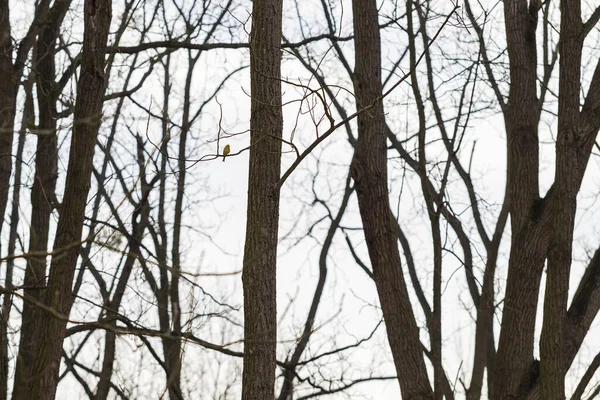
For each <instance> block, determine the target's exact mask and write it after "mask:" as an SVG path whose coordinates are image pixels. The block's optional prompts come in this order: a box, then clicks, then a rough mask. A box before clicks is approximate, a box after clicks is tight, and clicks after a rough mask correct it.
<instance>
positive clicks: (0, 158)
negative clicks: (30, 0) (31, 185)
mask: <svg viewBox="0 0 600 400" xmlns="http://www.w3.org/2000/svg"><path fill="white" fill-rule="evenodd" d="M0 74H1V75H2V79H0V229H1V228H2V224H3V223H4V212H5V211H6V204H7V203H8V193H9V190H10V187H9V181H10V174H11V170H12V158H11V154H12V144H13V129H14V128H13V125H14V121H15V102H16V98H17V90H18V80H19V79H18V77H17V71H16V69H15V67H14V65H13V42H12V38H11V37H10V15H9V2H8V0H1V1H0Z"/></svg>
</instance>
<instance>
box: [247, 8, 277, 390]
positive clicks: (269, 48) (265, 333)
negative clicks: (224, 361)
mask: <svg viewBox="0 0 600 400" xmlns="http://www.w3.org/2000/svg"><path fill="white" fill-rule="evenodd" d="M281 24H282V1H281V0H256V1H254V2H253V8H252V31H251V34H250V82H251V98H252V100H251V117H250V118H251V119H250V160H249V171H248V209H247V222H246V243H245V247H244V261H243V272H242V281H243V289H244V371H243V376H242V399H244V400H264V399H272V398H273V397H274V390H275V367H276V366H275V361H276V358H275V357H276V353H275V352H276V347H277V298H276V292H277V287H276V275H277V272H276V266H277V242H278V237H277V234H278V227H279V190H278V189H277V182H278V180H279V177H280V173H281V138H282V134H283V133H282V132H283V117H282V110H281V81H280V79H281V29H282V26H281Z"/></svg>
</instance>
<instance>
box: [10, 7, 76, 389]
mask: <svg viewBox="0 0 600 400" xmlns="http://www.w3.org/2000/svg"><path fill="white" fill-rule="evenodd" d="M69 4H70V1H69V0H66V1H64V0H63V1H57V2H56V3H55V5H54V7H53V8H52V11H51V12H50V21H51V22H50V23H49V24H47V25H45V27H44V29H43V31H42V32H41V33H40V36H39V38H38V40H37V45H36V48H35V51H34V53H35V54H34V73H35V76H36V86H37V90H36V94H37V96H36V99H37V103H38V109H39V124H38V126H37V127H36V131H37V147H36V153H35V178H34V180H33V187H32V189H31V229H30V234H29V252H38V253H45V252H47V251H48V235H49V230H50V215H51V214H52V210H53V208H54V207H55V206H56V204H54V203H55V200H56V196H55V188H56V180H57V178H58V167H57V162H58V148H57V140H56V121H57V119H56V100H57V96H58V95H57V93H56V89H55V60H54V56H55V52H56V46H55V43H56V39H57V37H58V35H59V29H60V25H61V23H62V20H63V18H64V16H65V14H66V12H67V10H68V8H69ZM30 122H31V124H30V127H29V128H30V129H31V127H32V126H31V125H33V122H34V120H32V121H30ZM23 284H24V286H25V287H24V295H25V296H26V297H27V298H31V299H34V300H36V301H42V298H43V297H42V296H43V287H44V286H45V285H46V256H39V257H29V258H28V259H27V265H26V268H25V278H24V282H23ZM40 313H41V310H40V309H39V307H38V306H36V305H34V304H32V303H30V302H28V301H24V302H23V312H22V322H21V339H20V341H19V354H18V357H17V367H16V375H15V389H14V391H15V392H18V391H19V390H20V388H21V387H23V386H24V384H25V382H24V380H27V379H29V377H30V376H31V367H32V366H33V364H34V363H33V360H35V358H36V357H37V349H36V348H35V344H36V343H35V342H34V341H31V340H28V338H27V336H28V335H29V334H30V333H31V332H32V331H33V330H34V326H35V324H37V321H38V319H39V317H40V315H41V314H40Z"/></svg>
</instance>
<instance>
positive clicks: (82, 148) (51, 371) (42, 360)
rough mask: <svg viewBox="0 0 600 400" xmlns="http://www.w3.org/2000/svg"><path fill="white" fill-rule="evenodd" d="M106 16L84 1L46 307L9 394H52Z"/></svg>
mask: <svg viewBox="0 0 600 400" xmlns="http://www.w3.org/2000/svg"><path fill="white" fill-rule="evenodd" d="M111 17H112V12H111V2H110V1H103V2H94V1H86V2H85V31H84V41H83V54H82V60H81V76H80V78H79V82H78V95H77V101H76V104H75V112H74V119H75V120H74V125H73V133H72V139H71V151H70V157H69V168H68V172H67V179H66V184H65V196H64V198H63V204H62V212H61V217H60V219H59V221H58V227H57V235H56V240H55V243H54V253H55V254H56V255H55V257H53V259H52V264H51V266H50V276H49V279H48V286H47V289H46V291H45V304H46V306H47V307H48V309H47V310H45V311H46V312H45V313H43V314H42V315H41V318H40V319H39V321H38V323H37V325H36V328H35V329H34V330H33V332H32V333H31V336H30V337H29V338H28V340H31V341H33V342H34V343H36V345H35V348H36V349H37V351H38V354H37V357H36V358H35V361H34V366H33V368H32V369H31V371H32V374H31V375H30V376H28V377H27V379H25V380H24V381H25V382H24V383H25V384H23V385H20V386H19V387H18V388H17V390H16V392H15V394H14V396H13V397H14V398H15V399H20V398H32V397H33V398H38V399H53V398H54V395H55V393H56V386H57V380H58V370H59V365H60V359H61V355H62V342H63V338H64V335H65V330H66V322H67V321H66V320H65V317H66V316H68V315H69V312H70V309H71V305H72V291H71V287H72V284H73V278H74V275H75V267H76V265H77V258H78V244H79V243H80V238H81V235H82V232H83V223H84V212H85V205H86V202H87V195H88V191H89V188H90V184H89V182H90V178H91V174H92V168H93V157H94V149H95V146H96V137H97V135H98V129H99V127H100V121H101V115H102V101H103V97H104V91H105V88H106V81H105V75H104V67H105V53H106V44H107V40H108V30H109V27H110V22H111ZM56 314H58V316H59V318H57V315H56ZM21 382H23V381H21Z"/></svg>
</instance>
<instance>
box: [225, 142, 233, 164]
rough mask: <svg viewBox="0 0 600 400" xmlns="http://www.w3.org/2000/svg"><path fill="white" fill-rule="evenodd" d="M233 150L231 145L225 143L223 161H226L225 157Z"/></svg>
mask: <svg viewBox="0 0 600 400" xmlns="http://www.w3.org/2000/svg"><path fill="white" fill-rule="evenodd" d="M230 152H231V147H229V145H228V144H227V145H225V148H224V149H223V162H225V157H226V156H227V155H228V154H229V153H230Z"/></svg>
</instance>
